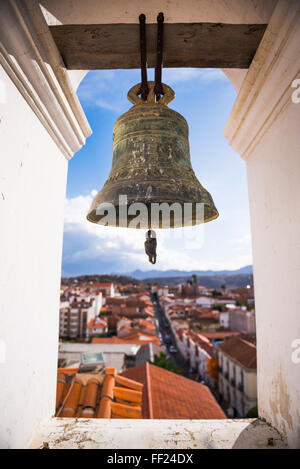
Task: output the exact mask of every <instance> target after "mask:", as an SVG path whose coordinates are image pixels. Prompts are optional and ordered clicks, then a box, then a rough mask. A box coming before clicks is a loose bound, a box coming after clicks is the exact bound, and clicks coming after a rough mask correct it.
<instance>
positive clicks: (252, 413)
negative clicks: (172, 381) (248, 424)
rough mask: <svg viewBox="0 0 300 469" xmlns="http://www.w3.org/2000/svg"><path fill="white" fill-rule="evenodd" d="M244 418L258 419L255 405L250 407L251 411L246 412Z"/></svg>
mask: <svg viewBox="0 0 300 469" xmlns="http://www.w3.org/2000/svg"><path fill="white" fill-rule="evenodd" d="M246 418H247V419H255V418H258V408H257V405H256V406H254V407H252V409H250V410H248V412H247V415H246Z"/></svg>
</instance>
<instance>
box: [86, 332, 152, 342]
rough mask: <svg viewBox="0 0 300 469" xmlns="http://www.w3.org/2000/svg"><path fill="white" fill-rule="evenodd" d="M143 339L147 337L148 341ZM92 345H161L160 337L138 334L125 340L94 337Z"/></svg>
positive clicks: (126, 337) (131, 335)
mask: <svg viewBox="0 0 300 469" xmlns="http://www.w3.org/2000/svg"><path fill="white" fill-rule="evenodd" d="M142 337H147V338H148V340H143V339H142ZM91 343H92V344H135V345H145V344H150V343H153V344H156V345H160V341H159V339H158V337H156V336H153V335H147V334H142V333H139V332H136V333H134V334H129V335H127V336H125V337H124V338H122V339H121V338H119V337H103V338H102V337H94V338H93V339H92V342H91Z"/></svg>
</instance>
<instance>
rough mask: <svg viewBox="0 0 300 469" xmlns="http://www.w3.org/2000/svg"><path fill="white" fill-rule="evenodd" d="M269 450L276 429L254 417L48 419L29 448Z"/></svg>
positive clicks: (277, 443) (276, 442)
mask: <svg viewBox="0 0 300 469" xmlns="http://www.w3.org/2000/svg"><path fill="white" fill-rule="evenodd" d="M44 442H46V443H48V446H49V448H50V449H232V448H247V449H262V448H264V449H267V448H268V449H272V448H286V447H287V445H286V443H285V442H284V440H283V438H282V437H281V435H280V434H279V433H278V431H277V430H275V429H274V428H272V427H271V426H270V425H268V424H267V423H265V422H263V421H261V420H259V419H236V420H231V419H228V420H125V419H112V420H109V419H71V418H53V419H51V420H50V421H49V422H47V423H46V424H44V425H42V426H41V427H40V428H39V430H38V431H37V432H36V434H35V436H34V438H33V439H32V442H31V444H30V448H36V449H38V448H41V447H42V446H43V443H44Z"/></svg>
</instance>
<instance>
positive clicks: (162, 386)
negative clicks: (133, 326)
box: [121, 363, 226, 419]
mask: <svg viewBox="0 0 300 469" xmlns="http://www.w3.org/2000/svg"><path fill="white" fill-rule="evenodd" d="M121 376H124V377H126V378H129V379H133V380H135V381H138V382H140V383H142V384H143V385H144V387H143V398H142V416H143V418H154V419H225V418H226V415H225V414H224V412H223V410H222V409H221V407H220V406H219V404H218V403H217V401H216V400H215V398H214V397H213V395H212V393H211V392H210V390H209V389H208V387H207V386H204V385H203V384H199V383H197V382H196V381H193V380H190V379H187V378H184V377H183V376H180V375H177V374H176V373H172V372H170V371H167V370H164V369H163V368H159V367H157V366H155V365H151V364H149V363H146V364H143V365H139V366H136V367H134V368H129V369H128V370H126V371H123V372H122V373H121Z"/></svg>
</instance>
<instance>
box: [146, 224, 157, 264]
mask: <svg viewBox="0 0 300 469" xmlns="http://www.w3.org/2000/svg"><path fill="white" fill-rule="evenodd" d="M156 246H157V241H156V233H155V231H154V230H148V231H147V232H146V241H145V252H146V254H147V256H148V258H149V262H151V264H155V263H156Z"/></svg>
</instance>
